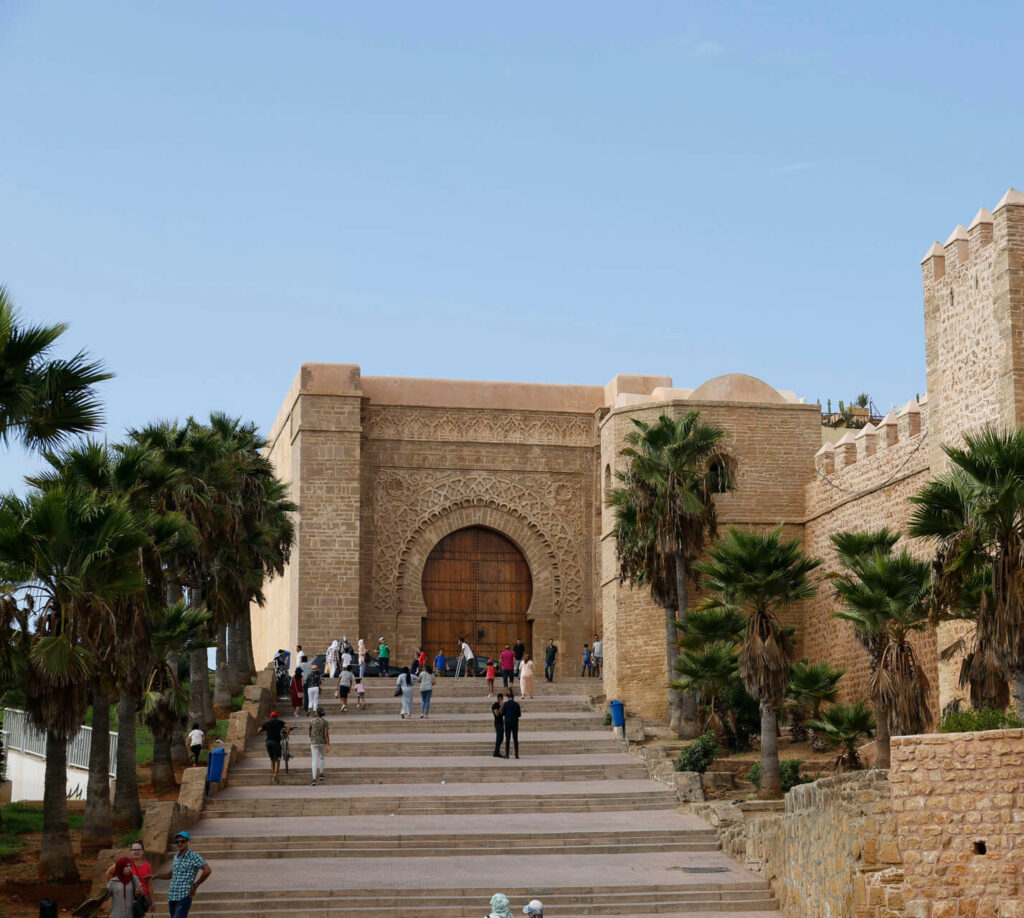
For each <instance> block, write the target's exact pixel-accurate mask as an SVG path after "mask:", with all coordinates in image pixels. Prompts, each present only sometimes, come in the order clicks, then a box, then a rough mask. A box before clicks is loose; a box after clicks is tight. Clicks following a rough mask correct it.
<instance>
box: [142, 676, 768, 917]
mask: <svg viewBox="0 0 1024 918" xmlns="http://www.w3.org/2000/svg"><path fill="white" fill-rule="evenodd" d="M367 683H368V690H369V693H370V696H371V705H372V713H370V712H360V711H358V710H356V711H353V710H352V709H351V708H350V709H349V711H347V712H345V713H344V714H342V713H341V711H340V708H339V707H338V703H337V701H336V700H334V699H331V698H329V697H328V698H327V699H325V700H327V701H329V702H333V704H328V705H327V710H328V715H327V716H328V721H329V723H330V726H331V732H332V754H331V755H330V756H328V761H327V780H326V781H325V782H324V783H322V784H320V785H318V786H316V787H309V786H308V785H306V784H302V785H297V784H294V783H293V784H291V785H288V784H279V785H278V784H271V783H270V781H269V767H268V763H267V760H266V758H265V757H264V756H263V755H262V749H261V746H260V744H259V741H258V740H257V741H256V743H255V744H254V746H253V747H252V752H251V754H250V756H249V757H248V758H247V759H246V760H245V761H244V763H241V764H240V766H239V768H238V771H237V772H236V774H238V775H239V781H238V782H237V783H235V784H233V785H232V786H230V787H228V788H227V789H225V790H224V791H223V792H222V793H221V794H219V795H218V796H217V797H216V798H215V799H214V800H213V801H211V803H210V804H209V806H208V815H207V816H206V817H205V818H204V819H203V820H201V821H200V822H199V823H198V824H197V825H196V826H195V827H194V829H193V835H194V843H193V848H194V850H196V851H198V852H199V853H200V854H202V853H203V851H204V845H205V846H206V849H207V851H208V852H209V853H210V858H209V860H210V866H211V867H212V868H213V876H212V877H211V879H210V881H209V882H208V883H207V884H205V885H204V886H203V888H202V891H201V892H200V894H199V895H198V897H197V899H196V901H195V903H194V904H193V908H192V912H191V916H194V918H205V916H218V918H292V916H293V915H294V914H296V913H300V914H304V915H312V916H314V918H412V916H419V915H426V914H439V915H441V914H443V915H445V916H452V918H480V916H482V915H484V914H485V913H486V912H487V904H488V901H489V899H490V895H491V894H492V893H493V892H496V891H499V890H500V891H503V892H506V893H507V894H508V895H509V897H510V899H511V900H512V906H513V914H521V913H522V907H523V905H524V904H525V902H526V901H528V900H529V899H531V898H534V897H536V898H540V899H542V900H543V901H544V902H545V915H546V916H547V918H583V916H591V915H607V916H612V918H653V916H654V915H657V918H679V916H683V915H685V916H688V918H702V916H703V918H711V916H714V918H753V916H757V918H781V914H780V913H779V912H777V911H775V910H774V909H775V903H774V899H773V898H772V896H771V892H770V890H769V889H768V886H767V884H766V883H765V881H763V880H761V879H760V878H759V877H756V876H753V875H752V874H750V873H749V872H747V871H746V870H744V869H743V868H742V867H741V866H740V865H738V864H736V863H735V862H733V861H731V860H729V859H728V858H726V857H725V856H724V855H723V854H722V853H721V852H720V851H719V850H717V847H718V846H717V841H716V840H715V837H714V834H713V832H711V831H710V828H709V826H708V825H707V824H706V823H704V822H703V821H701V820H699V819H697V818H695V817H693V816H691V815H688V814H683V813H679V812H677V804H676V801H675V798H674V795H672V794H671V793H670V792H669V791H668V789H667V788H666V787H665V786H663V785H661V784H657V783H655V782H653V781H650V780H648V779H647V778H645V777H643V776H642V775H643V772H642V771H640V770H639V769H637V767H636V764H637V762H636V759H634V758H633V757H632V756H630V755H629V754H628V753H627V752H626V751H625V750H624V748H623V746H622V745H621V742H620V741H619V740H618V739H617V738H616V736H615V735H614V734H613V733H612V731H611V730H610V729H608V728H607V727H605V726H604V724H603V720H604V717H603V712H588V711H585V710H584V703H585V700H586V696H587V695H588V694H592V693H594V692H595V691H597V690H598V683H597V681H596V680H582V679H570V680H564V681H561V682H559V683H556V684H555V685H553V686H549V685H547V684H545V683H541V685H540V686H538V689H537V694H538V700H539V699H540V698H541V697H542V698H543V699H544V710H535V711H531V710H530V707H529V702H527V703H526V704H525V705H524V716H523V720H522V722H521V724H520V740H521V749H522V755H523V758H521V759H520V760H519V761H515V760H514V759H513V760H504V759H501V760H499V759H494V758H492V757H491V756H490V750H491V748H492V743H493V739H492V737H493V730H492V726H491V719H490V711H489V707H490V701H489V700H488V699H487V698H486V697H481V695H482V692H481V691H480V689H481V686H480V684H479V683H476V684H474V683H473V682H471V681H469V680H461V681H459V682H454V681H449V682H447V683H443V690H444V696H443V697H442V698H441V699H437V698H436V696H435V704H437V702H438V701H441V702H447V703H448V704H450V705H451V706H452V707H457V708H459V712H458V713H451V714H443V713H441V711H439V712H438V713H437V714H436V715H432V716H431V718H430V719H429V720H428V721H424V720H419V719H418V718H416V719H413V720H411V721H409V720H401V719H400V718H399V717H397V716H396V715H397V712H398V709H399V704H400V699H397V698H394V697H393V696H392V691H393V688H392V683H390V682H384V681H381V683H380V684H379V687H378V683H377V682H376V681H375V680H373V679H370V680H367ZM332 690H333V685H332V684H331V683H330V682H328V690H327V691H326V692H325V693H324V694H325V695H327V696H329V695H330V693H331V691H332ZM282 704H283V703H282ZM476 704H479V705H480V711H479V713H473V712H472V711H469V712H467V711H466V708H467V707H473V706H474V705H476ZM438 707H440V705H439V704H438ZM350 715H354V716H351V717H350ZM356 718H358V720H357V719H356ZM287 720H288V722H289V723H290V724H291V725H293V729H294V730H295V735H294V737H293V739H292V742H291V748H292V750H293V752H294V753H295V757H294V758H293V759H292V761H291V771H292V772H293V773H301V774H303V775H306V774H308V771H309V765H310V760H309V749H308V736H307V735H305V734H306V721H305V720H304V719H295V718H291V717H289V718H287ZM357 724H358V726H356V725H357ZM556 725H557V726H556ZM591 768H592V769H607V771H605V772H604V773H605V774H611V775H614V776H615V777H608V778H605V779H603V780H599V779H596V778H595V777H594V774H593V773H592V772H590V771H587V769H591ZM503 770H504V771H506V772H507V773H508V775H509V780H508V781H507V782H503V781H502V780H501V779H500V778H498V779H496V780H494V779H493V778H494V776H495V775H500V773H501V772H502V771H503ZM531 771H532V772H536V773H537V774H538V775H539V774H541V773H542V774H543V778H544V780H530V777H529V773H530V772H531ZM261 773H262V774H265V775H266V776H267V783H263V782H262V781H259V780H258V778H257V776H258V775H260V774H261ZM481 774H486V775H488V776H489V777H490V778H491V780H488V781H481V780H478V778H479V776H480V775H481ZM242 776H244V782H245V783H242ZM367 776H375V777H374V778H373V779H372V781H368V780H365V778H366V777H367ZM418 777H419V780H417V778H418ZM577 777H579V778H583V779H584V780H575V779H574V778H577ZM293 780H294V779H293ZM508 809H512V810H514V812H503V810H508ZM409 810H412V811H413V812H411V813H410V812H408V811H409ZM307 814H308V815H307ZM163 885H164V884H158V888H160V887H162V886H163Z"/></svg>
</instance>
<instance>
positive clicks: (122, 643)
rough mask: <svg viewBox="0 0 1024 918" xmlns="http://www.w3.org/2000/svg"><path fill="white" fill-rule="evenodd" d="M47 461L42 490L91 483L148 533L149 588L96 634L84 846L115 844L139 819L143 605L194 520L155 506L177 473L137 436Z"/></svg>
mask: <svg viewBox="0 0 1024 918" xmlns="http://www.w3.org/2000/svg"><path fill="white" fill-rule="evenodd" d="M46 459H47V461H48V463H49V468H48V469H47V470H45V471H43V472H41V473H39V474H38V475H35V476H33V477H31V478H29V479H28V481H29V483H30V484H33V485H34V486H36V487H38V488H40V489H41V490H43V491H46V490H51V489H54V488H60V487H74V488H82V489H86V490H89V491H91V492H93V493H95V494H97V495H100V496H103V495H108V496H113V495H116V496H119V497H122V498H123V499H124V500H125V501H126V502H127V504H128V506H129V507H130V509H131V511H132V513H133V514H134V516H135V518H136V521H137V523H138V525H139V527H140V528H141V529H142V530H144V531H145V532H146V533H147V535H148V537H149V540H148V543H147V544H146V545H145V546H143V548H142V554H141V563H142V568H143V571H144V572H145V573H146V591H145V592H140V593H138V594H135V595H133V596H129V597H123V598H122V599H120V600H119V601H118V602H116V603H115V604H113V606H112V607H111V611H112V615H111V616H110V618H109V621H108V625H109V629H108V631H107V633H106V634H105V636H104V639H103V640H100V641H98V642H97V645H98V646H99V647H100V648H101V657H100V659H99V661H98V662H99V664H100V665H99V666H98V668H97V672H98V678H97V682H96V685H95V686H94V688H93V728H92V743H91V747H90V755H89V793H88V796H87V797H86V807H85V816H84V818H83V822H82V845H83V847H84V848H94V849H98V848H104V847H110V845H111V844H112V830H113V828H114V827H117V828H119V829H132V828H135V827H137V826H138V825H140V824H141V817H142V810H141V805H140V801H139V790H138V780H137V776H136V762H135V758H136V757H135V719H136V716H135V715H136V700H137V695H138V691H139V681H140V679H141V676H140V670H143V669H145V668H146V667H147V666H148V660H149V656H150V635H149V629H148V627H147V625H146V609H147V607H148V606H149V605H152V604H154V603H155V604H158V605H159V604H161V603H162V602H163V583H162V579H163V577H162V568H163V565H162V561H161V553H163V554H165V555H166V554H169V553H173V552H175V551H180V550H183V549H184V548H187V547H189V546H190V545H191V544H192V543H193V542H194V540H195V537H194V532H193V531H192V529H191V527H190V526H189V525H188V524H187V523H186V522H185V520H184V519H183V518H181V517H180V516H179V515H177V514H173V513H170V512H167V511H166V510H165V509H164V510H161V509H158V507H157V499H156V498H157V496H158V495H159V493H160V492H161V491H162V490H163V489H164V488H166V487H167V486H168V485H169V484H171V483H173V481H174V472H173V470H172V469H170V468H169V467H168V466H167V465H166V464H165V463H164V462H163V461H162V458H161V456H160V454H159V453H158V452H156V451H155V450H152V449H149V448H148V447H145V446H139V445H137V444H116V445H114V446H112V447H107V446H106V445H105V444H101V443H97V442H95V441H88V440H87V441H85V442H83V443H81V444H78V445H76V446H75V447H73V448H71V449H68V450H65V451H63V452H60V453H53V452H48V453H46ZM118 691H120V697H119V699H118V735H119V742H118V762H117V765H118V769H117V776H118V780H117V785H116V792H115V799H114V805H113V807H111V802H110V792H109V778H108V773H109V768H110V763H109V709H110V703H111V697H112V696H114V695H116V694H117V692H118Z"/></svg>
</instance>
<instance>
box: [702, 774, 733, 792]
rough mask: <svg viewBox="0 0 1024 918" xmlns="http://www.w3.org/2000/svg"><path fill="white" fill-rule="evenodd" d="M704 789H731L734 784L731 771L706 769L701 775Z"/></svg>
mask: <svg viewBox="0 0 1024 918" xmlns="http://www.w3.org/2000/svg"><path fill="white" fill-rule="evenodd" d="M703 784H704V790H705V791H706V792H707V791H711V790H732V788H734V787H735V786H736V779H735V776H734V775H733V773H732V772H731V771H707V772H705V773H704V776H703Z"/></svg>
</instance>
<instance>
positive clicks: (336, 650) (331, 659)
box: [327, 638, 341, 679]
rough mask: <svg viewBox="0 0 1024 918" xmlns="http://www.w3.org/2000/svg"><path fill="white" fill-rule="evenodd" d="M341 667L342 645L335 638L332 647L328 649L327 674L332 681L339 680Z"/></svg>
mask: <svg viewBox="0 0 1024 918" xmlns="http://www.w3.org/2000/svg"><path fill="white" fill-rule="evenodd" d="M340 666H341V644H339V643H338V639H337V638H335V639H334V640H333V641H331V646H330V647H328V648H327V672H328V674H329V675H330V677H331V678H332V679H337V678H338V668H339V667H340Z"/></svg>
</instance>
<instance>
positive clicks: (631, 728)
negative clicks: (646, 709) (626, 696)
mask: <svg viewBox="0 0 1024 918" xmlns="http://www.w3.org/2000/svg"><path fill="white" fill-rule="evenodd" d="M645 739H647V734H646V733H645V732H644V722H643V720H642V719H641V718H639V717H631V716H627V717H626V741H627V742H630V743H642V742H643V741H644V740H645Z"/></svg>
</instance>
